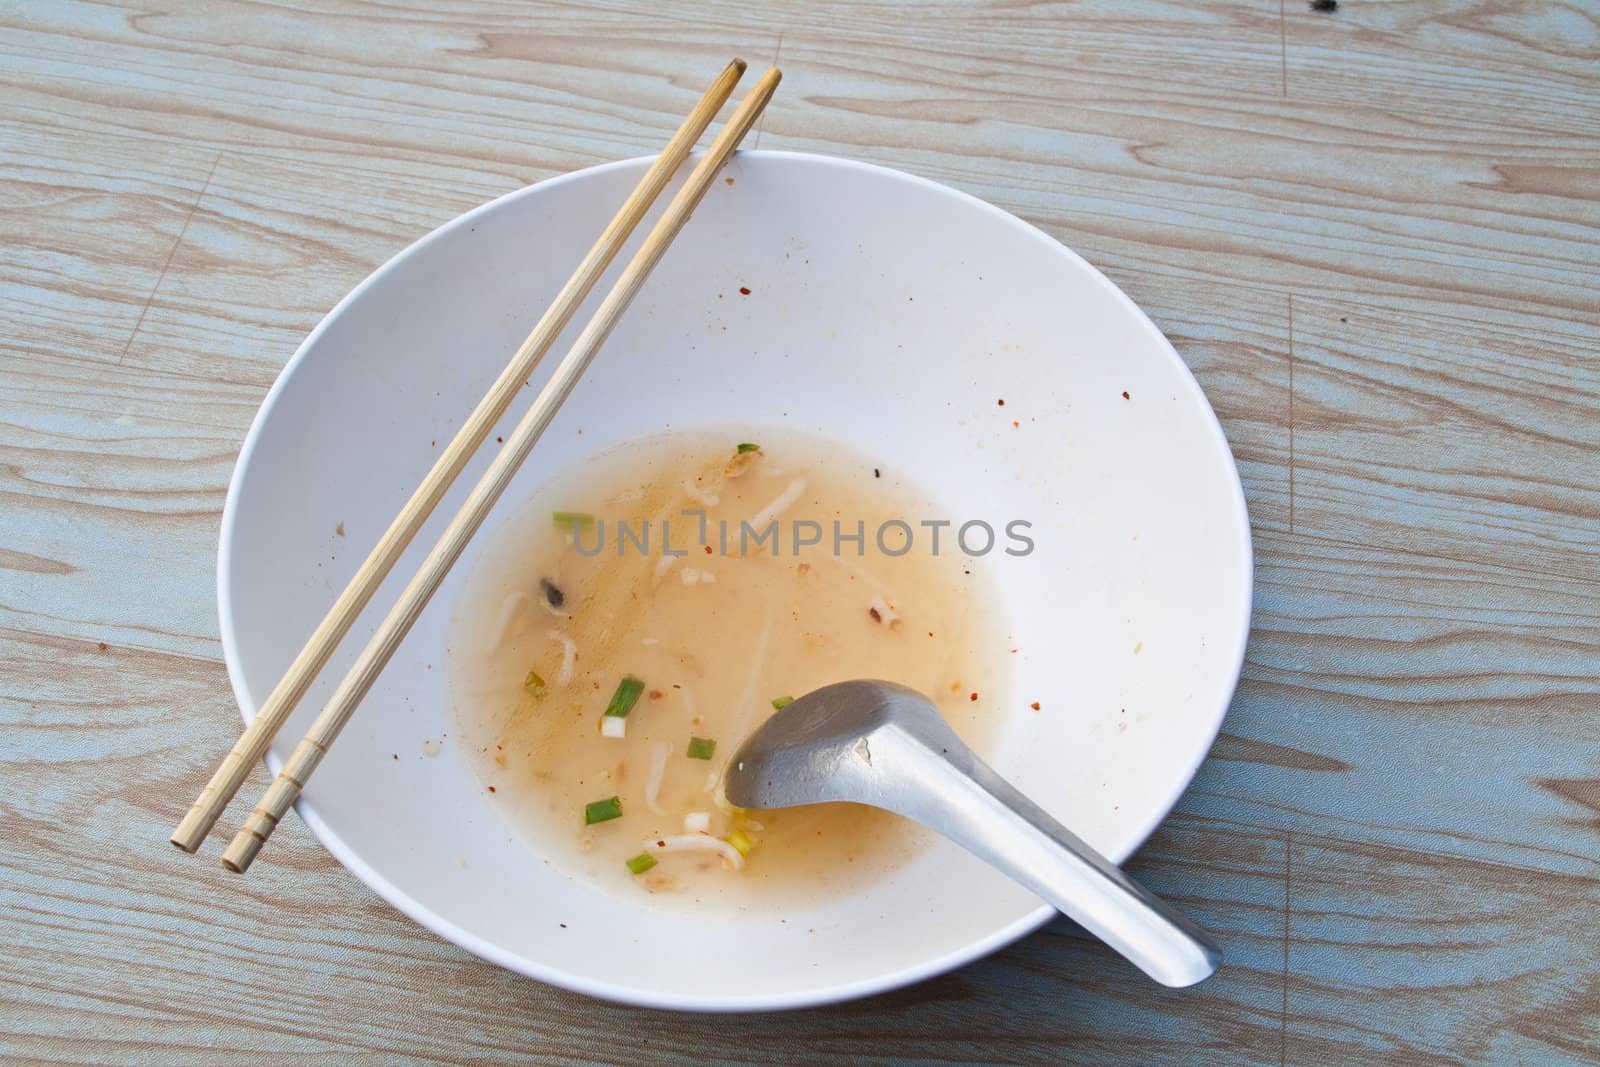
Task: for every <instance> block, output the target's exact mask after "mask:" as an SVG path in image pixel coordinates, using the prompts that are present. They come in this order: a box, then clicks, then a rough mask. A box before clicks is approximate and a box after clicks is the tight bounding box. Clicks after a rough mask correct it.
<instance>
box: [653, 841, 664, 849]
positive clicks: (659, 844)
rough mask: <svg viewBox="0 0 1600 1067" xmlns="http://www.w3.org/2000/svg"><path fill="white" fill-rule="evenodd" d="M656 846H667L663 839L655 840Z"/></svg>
mask: <svg viewBox="0 0 1600 1067" xmlns="http://www.w3.org/2000/svg"><path fill="white" fill-rule="evenodd" d="M656 847H657V848H666V847H667V843H666V842H665V841H657V842H656Z"/></svg>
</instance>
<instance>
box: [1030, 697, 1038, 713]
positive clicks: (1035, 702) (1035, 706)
mask: <svg viewBox="0 0 1600 1067" xmlns="http://www.w3.org/2000/svg"><path fill="white" fill-rule="evenodd" d="M1028 706H1029V707H1030V708H1032V709H1033V710H1034V711H1038V710H1039V702H1038V701H1037V700H1035V701H1034V702H1033V703H1032V704H1029V705H1028Z"/></svg>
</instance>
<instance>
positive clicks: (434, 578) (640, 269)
mask: <svg viewBox="0 0 1600 1067" xmlns="http://www.w3.org/2000/svg"><path fill="white" fill-rule="evenodd" d="M782 77H783V75H782V74H781V72H779V71H778V69H777V68H776V67H774V68H772V69H771V70H768V71H767V72H766V73H765V74H763V75H762V76H761V80H760V81H758V82H757V83H756V85H755V87H754V88H753V89H751V90H750V93H749V95H748V96H746V97H745V98H744V101H743V102H742V103H740V105H739V108H738V110H737V111H735V112H734V114H733V117H732V118H730V119H729V120H728V124H727V125H726V126H724V127H723V128H722V131H721V132H720V133H718V134H717V138H716V140H715V141H713V142H712V145H711V148H710V149H709V150H708V151H707V152H706V154H705V156H703V157H702V158H701V160H700V162H699V163H698V164H696V165H695V168H694V170H693V171H692V172H691V173H690V175H689V179H688V181H687V182H686V183H685V184H684V187H683V188H682V189H680V190H679V191H678V194H677V195H676V196H674V197H673V198H672V203H671V204H669V205H668V207H667V210H666V213H665V214H664V215H662V217H661V219H660V221H658V222H657V223H656V225H655V227H654V229H652V230H651V231H650V235H649V236H648V237H647V238H645V242H644V244H643V245H642V246H641V247H640V249H639V251H638V252H637V253H636V254H635V255H634V257H633V259H632V260H630V261H629V263H628V265H627V266H626V267H625V268H624V269H623V271H622V276H621V277H620V278H618V279H617V282H616V284H615V285H614V286H612V288H611V292H609V293H607V294H606V298H605V300H604V301H602V302H601V304H600V307H599V308H598V309H597V310H596V311H595V313H594V317H593V318H592V319H590V320H589V324H588V325H587V326H585V327H584V330H583V333H582V334H580V335H579V336H578V340H577V341H576V342H575V343H574V344H573V346H572V350H571V351H570V352H568V353H567V355H566V358H565V359H563V360H562V361H561V363H560V365H558V366H557V367H556V370H555V373H554V375H552V377H551V379H550V381H549V382H548V383H546V385H545V387H544V388H543V389H542V390H541V391H540V392H539V395H538V397H537V398H536V399H535V400H534V402H533V406H532V407H530V408H529V409H528V412H527V413H526V414H525V415H523V416H522V419H521V421H519V422H518V423H517V425H516V428H515V429H513V430H512V431H511V433H510V434H509V435H508V436H507V437H506V443H505V447H504V448H503V449H501V451H500V454H499V455H497V456H496V457H495V458H494V461H493V462H492V463H491V464H490V465H489V469H488V470H486V471H485V472H484V474H483V477H482V478H480V479H479V480H478V484H477V485H475V486H474V487H473V489H472V493H471V494H470V495H469V496H468V497H467V500H466V502H465V503H464V504H462V506H461V510H460V511H459V512H457V513H456V516H455V518H453V519H451V520H450V525H449V526H448V527H446V529H445V531H444V533H443V534H442V535H441V536H440V538H439V540H438V542H437V543H436V544H435V545H434V546H433V550H432V551H430V552H429V553H428V557H427V559H425V560H423V562H422V566H421V567H420V568H419V569H418V571H417V573H416V575H415V576H414V577H413V578H412V579H411V581H410V583H409V584H408V585H407V586H406V587H405V590H404V591H403V592H402V593H401V594H400V599H399V601H398V602H396V604H395V606H394V607H393V608H391V609H390V611H389V614H388V615H386V616H385V617H384V620H383V622H382V623H380V624H379V626H378V630H377V632H376V633H374V634H373V635H372V639H371V640H370V641H368V642H367V646H366V647H365V648H364V649H362V650H361V655H360V656H359V657H357V659H356V662H355V663H354V664H353V665H352V666H351V668H350V671H349V673H347V674H346V675H345V677H344V680H343V681H342V682H340V683H339V688H338V689H337V690H336V691H335V692H334V694H333V696H332V697H331V698H330V699H329V700H328V703H327V705H326V706H324V707H323V709H322V713H321V714H320V715H318V716H317V718H316V721H315V722H313V723H312V724H311V729H310V730H309V731H308V732H307V733H306V736H305V737H304V738H303V739H302V740H301V741H300V744H299V745H298V746H296V748H295V750H294V753H293V754H292V755H291V756H290V757H289V759H288V761H287V762H286V763H285V764H284V765H283V769H282V770H281V771H279V772H278V777H277V779H276V780H275V781H273V783H272V785H271V786H269V787H268V788H267V791H266V793H265V794H264V795H263V796H262V798H261V802H260V803H259V804H257V805H256V807H255V810H254V811H252V812H251V813H250V818H249V819H248V820H247V821H246V822H245V824H244V826H243V827H242V828H241V829H240V830H239V832H238V833H237V834H235V835H234V838H233V840H232V842H230V843H229V845H228V848H227V850H226V851H225V852H223V854H222V865H223V866H224V867H227V868H228V869H229V870H231V871H241V872H242V871H244V870H246V869H247V868H248V867H249V866H250V863H251V861H252V860H254V859H255V857H256V853H258V852H259V851H261V846H262V845H264V844H266V841H267V837H268V836H269V835H270V834H271V833H272V831H273V829H274V827H276V826H277V825H278V822H279V821H280V820H281V819H282V818H283V816H284V814H285V813H286V812H287V811H288V810H289V807H290V806H291V805H292V804H293V803H294V802H295V800H296V799H297V798H298V797H299V796H300V792H301V790H302V789H304V788H305V783H306V782H307V781H308V780H309V779H310V777H311V773H312V772H313V771H315V770H316V768H317V764H319V763H321V762H322V757H323V756H324V755H325V754H326V753H327V751H328V748H329V746H331V745H332V744H333V742H334V739H335V738H336V737H338V736H339V731H340V730H342V729H343V728H344V725H345V723H347V722H349V721H350V716H351V715H352V714H354V713H355V709H356V706H357V705H358V704H360V703H361V700H362V698H363V697H365V696H366V695H367V692H368V690H370V689H371V688H372V684H373V683H374V682H375V681H376V680H377V677H378V673H379V672H380V671H382V670H383V668H384V666H385V665H386V664H387V663H388V662H389V659H390V657H392V656H393V655H394V652H395V649H396V648H398V647H399V645H400V642H401V641H402V640H403V639H404V638H405V636H406V633H407V632H408V631H409V630H410V629H411V626H412V624H413V623H415V622H416V620H417V616H419V615H420V614H422V609H423V608H424V607H426V606H427V603H428V600H429V598H430V597H432V596H433V594H434V593H435V592H436V591H438V588H439V586H440V584H441V583H443V581H444V578H445V575H446V574H448V573H449V571H450V568H451V567H452V566H453V565H454V564H455V562H456V560H457V559H459V558H460V557H461V553H462V552H463V551H464V550H465V549H466V547H467V542H468V541H469V540H471V538H472V535H473V534H474V533H476V532H477V531H478V528H479V527H480V526H482V525H483V521H484V519H485V518H486V517H487V516H488V514H489V509H490V508H492V507H494V505H495V502H496V501H497V500H499V499H500V496H501V494H503V493H504V492H505V489H506V486H507V485H509V484H510V482H511V479H512V477H513V476H514V475H515V474H516V473H517V470H518V469H519V468H520V467H521V466H522V464H523V462H524V461H525V460H526V459H527V458H528V454H529V453H530V452H532V451H533V446H534V444H535V443H536V442H537V441H538V440H539V437H540V436H541V435H542V434H543V433H544V431H545V428H546V427H547V426H549V425H550V421H551V420H552V419H553V418H555V414H556V411H557V410H558V409H559V408H560V407H561V404H562V403H563V402H564V401H565V400H566V399H567V397H568V396H569V395H571V393H572V390H573V388H574V387H575V386H576V385H577V384H578V378H579V377H580V376H581V375H582V374H583V372H584V370H585V369H587V367H588V366H589V363H590V362H591V361H592V360H593V359H594V357H595V353H596V352H598V351H599V350H600V346H601V345H603V344H604V343H605V341H606V338H608V337H609V336H611V331H612V330H613V329H615V328H616V325H617V322H618V321H619V320H620V319H621V318H622V314H623V312H624V311H626V310H627V308H628V305H629V304H630V303H631V302H632V301H633V298H634V297H635V296H636V295H637V294H638V292H639V289H640V288H641V287H642V286H643V285H644V282H645V279H646V278H648V277H649V276H650V272H651V270H653V269H654V268H655V266H656V264H657V263H659V262H660V261H661V257H662V255H663V254H665V253H666V250H667V248H668V246H670V245H671V244H672V240H673V238H675V237H676V236H677V235H678V232H679V231H680V230H682V229H683V226H684V224H685V223H686V222H688V220H689V216H690V214H691V213H692V212H693V211H694V209H695V208H696V207H697V206H699V204H700V201H701V200H702V199H704V197H705V194H706V191H707V190H708V189H709V188H710V187H711V183H712V182H713V181H714V180H715V179H716V176H717V172H718V171H720V170H721V169H722V166H723V164H724V163H726V162H727V161H728V158H729V157H730V156H732V155H733V152H734V150H735V149H736V148H738V147H739V142H740V141H742V140H743V139H744V136H745V134H747V133H748V132H749V131H750V127H752V126H753V125H755V122H756V119H757V118H759V117H760V115H761V112H762V109H764V108H765V107H766V106H767V101H768V100H770V99H772V94H773V92H774V91H775V90H776V89H777V88H778V82H779V80H780V79H781V78H782Z"/></svg>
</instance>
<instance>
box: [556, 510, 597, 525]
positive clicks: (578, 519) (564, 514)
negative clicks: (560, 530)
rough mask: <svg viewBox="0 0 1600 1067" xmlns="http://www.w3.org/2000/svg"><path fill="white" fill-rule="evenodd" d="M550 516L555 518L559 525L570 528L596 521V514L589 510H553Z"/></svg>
mask: <svg viewBox="0 0 1600 1067" xmlns="http://www.w3.org/2000/svg"><path fill="white" fill-rule="evenodd" d="M550 517H551V518H552V519H554V520H555V523H556V525H557V526H565V527H567V528H568V529H571V528H572V527H574V526H582V525H584V524H585V523H590V522H593V521H594V516H593V515H591V514H589V513H588V512H587V511H553V512H551V513H550Z"/></svg>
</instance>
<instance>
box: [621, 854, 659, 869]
mask: <svg viewBox="0 0 1600 1067" xmlns="http://www.w3.org/2000/svg"><path fill="white" fill-rule="evenodd" d="M655 865H656V858H655V857H654V856H652V855H650V853H648V852H641V853H639V854H638V855H637V856H635V857H633V859H631V860H629V861H628V871H629V872H630V873H632V874H643V873H644V872H645V871H648V870H649V869H650V868H651V867H654V866H655Z"/></svg>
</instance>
